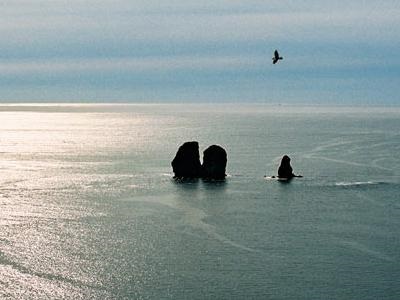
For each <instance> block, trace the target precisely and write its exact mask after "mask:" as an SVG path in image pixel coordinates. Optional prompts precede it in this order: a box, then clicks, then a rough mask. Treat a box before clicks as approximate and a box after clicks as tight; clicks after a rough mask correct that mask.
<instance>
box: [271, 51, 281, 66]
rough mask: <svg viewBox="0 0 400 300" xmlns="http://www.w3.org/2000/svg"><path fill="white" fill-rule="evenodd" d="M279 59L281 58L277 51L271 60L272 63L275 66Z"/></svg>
mask: <svg viewBox="0 0 400 300" xmlns="http://www.w3.org/2000/svg"><path fill="white" fill-rule="evenodd" d="M280 59H283V57H282V56H279V53H278V50H275V52H274V57H273V58H272V63H273V64H276V63H277V62H278V60H280Z"/></svg>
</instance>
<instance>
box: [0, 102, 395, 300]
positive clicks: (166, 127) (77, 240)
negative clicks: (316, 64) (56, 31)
mask: <svg viewBox="0 0 400 300" xmlns="http://www.w3.org/2000/svg"><path fill="white" fill-rule="evenodd" d="M0 120H1V122H0V298H1V299H296V300H297V299H307V300H310V299H400V251H399V249H400V197H399V195H400V155H399V153H400V109H399V108H377V107H375V108H349V107H336V108H333V107H302V106H298V107H289V106H272V105H270V106H268V105H230V104H219V105H211V104H203V105H183V104H182V105H178V104H175V105H167V104H165V105H78V104H76V105H1V106H0ZM191 140H196V141H198V142H199V144H200V151H201V152H202V151H204V150H205V149H206V148H207V147H208V146H209V145H212V144H220V145H221V146H223V147H224V148H225V149H226V151H227V153H228V166H227V173H228V177H227V179H226V180H225V181H224V182H203V181H201V180H199V181H191V182H185V183H178V182H175V181H174V180H173V179H172V170H171V166H170V162H171V160H172V159H173V157H174V155H175V153H176V151H177V149H178V147H179V146H180V145H181V144H182V143H183V142H185V141H191ZM284 154H288V155H289V156H290V157H291V158H292V166H293V169H294V172H295V173H297V174H302V175H303V176H304V177H303V178H296V179H294V180H292V181H291V182H289V183H281V182H278V181H275V180H268V179H266V178H264V176H272V175H276V172H277V167H278V164H279V161H280V158H281V157H282V155H284Z"/></svg>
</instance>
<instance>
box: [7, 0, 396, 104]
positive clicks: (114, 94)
mask: <svg viewBox="0 0 400 300" xmlns="http://www.w3.org/2000/svg"><path fill="white" fill-rule="evenodd" d="M399 16H400V1H398V0H393V1H392V0H384V1H382V0H379V1H372V0H359V1H348V0H347V1H343V0H337V1H327V0H297V1H284V0H281V1H275V0H272V1H269V0H260V1H258V0H255V1H251V0H243V1H239V0H237V1H236V0H229V1H228V0H213V1H209V0H204V1H198V0H196V1H194V0H180V1H178V0H169V1H154V0H143V1H139V0H110V1H108V0H85V1H84V0H2V1H0V102H3V103H5V102H145V103H147V102H148V103H152V102H188V103H189V102H203V101H204V102H261V103H279V104H280V103H289V104H290V103H304V104H312V103H314V104H339V105H340V104H351V105H398V104H399V103H400V101H399V100H400V96H399V95H400V51H399V50H400V17H399ZM275 49H278V50H279V52H280V54H281V56H283V60H282V61H279V63H278V64H276V65H273V64H272V60H271V57H272V55H273V52H274V50H275Z"/></svg>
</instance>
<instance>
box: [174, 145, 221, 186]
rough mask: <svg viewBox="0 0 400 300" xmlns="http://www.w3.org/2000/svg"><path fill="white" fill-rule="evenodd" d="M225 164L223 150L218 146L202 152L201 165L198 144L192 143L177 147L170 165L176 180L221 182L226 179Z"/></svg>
mask: <svg viewBox="0 0 400 300" xmlns="http://www.w3.org/2000/svg"><path fill="white" fill-rule="evenodd" d="M226 163H227V155H226V151H225V149H224V148H222V147H221V146H218V145H212V146H210V147H208V148H207V149H206V150H205V151H204V152H203V165H201V164H200V155H199V143H198V142H195V141H192V142H186V143H184V144H183V145H182V146H180V147H179V149H178V152H177V153H176V155H175V158H174V159H173V160H172V162H171V165H172V170H173V172H174V174H175V176H174V178H176V179H191V178H203V179H214V180H221V179H224V178H225V177H226V174H225V170H226Z"/></svg>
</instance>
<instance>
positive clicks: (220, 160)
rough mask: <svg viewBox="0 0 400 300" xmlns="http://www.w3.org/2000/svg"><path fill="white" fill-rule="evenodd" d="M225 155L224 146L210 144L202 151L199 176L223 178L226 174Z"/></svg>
mask: <svg viewBox="0 0 400 300" xmlns="http://www.w3.org/2000/svg"><path fill="white" fill-rule="evenodd" d="M226 163H227V155H226V151H225V149H224V148H222V147H221V146H218V145H212V146H210V147H208V148H207V149H206V150H205V151H204V152H203V165H202V166H201V177H202V178H204V179H217V180H220V179H224V178H225V176H226V174H225V170H226Z"/></svg>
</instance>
